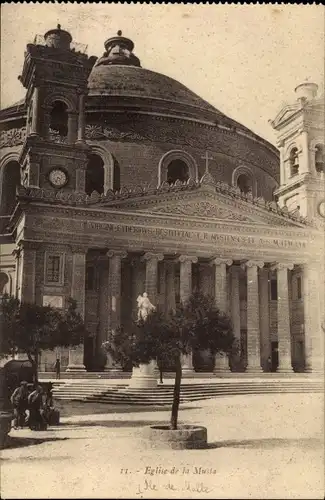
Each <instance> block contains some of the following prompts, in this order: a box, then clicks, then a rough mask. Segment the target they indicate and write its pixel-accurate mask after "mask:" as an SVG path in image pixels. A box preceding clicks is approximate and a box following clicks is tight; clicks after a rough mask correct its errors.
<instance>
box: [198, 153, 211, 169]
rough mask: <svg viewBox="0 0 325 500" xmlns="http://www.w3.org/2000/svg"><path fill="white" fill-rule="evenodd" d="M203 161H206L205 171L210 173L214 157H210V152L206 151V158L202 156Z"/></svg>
mask: <svg viewBox="0 0 325 500" xmlns="http://www.w3.org/2000/svg"><path fill="white" fill-rule="evenodd" d="M201 158H202V160H205V171H206V172H209V160H213V156H209V152H208V151H206V152H205V155H204V156H201Z"/></svg>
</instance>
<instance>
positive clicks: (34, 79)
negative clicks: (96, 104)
mask: <svg viewBox="0 0 325 500" xmlns="http://www.w3.org/2000/svg"><path fill="white" fill-rule="evenodd" d="M95 61H96V58H95V57H88V56H87V55H86V54H85V53H84V51H83V50H82V47H81V46H76V45H75V46H73V44H72V37H71V35H70V33H68V32H67V31H65V30H62V29H61V26H60V25H58V26H57V28H56V29H52V30H50V31H48V32H47V33H45V35H44V37H39V36H36V37H35V40H34V43H32V44H28V45H27V48H26V51H25V60H24V66H23V70H22V74H21V76H20V77H19V79H20V81H21V83H22V84H23V86H24V87H25V88H26V89H27V93H26V107H27V124H26V130H27V133H26V140H25V143H24V145H23V148H22V151H21V154H20V159H19V162H20V165H21V170H22V183H23V185H24V186H25V187H29V186H31V187H37V188H45V189H64V190H68V191H77V192H84V190H85V169H86V165H87V152H88V149H87V145H86V142H85V97H86V95H87V81H88V76H89V74H90V71H91V69H92V67H93V65H94V63H95Z"/></svg>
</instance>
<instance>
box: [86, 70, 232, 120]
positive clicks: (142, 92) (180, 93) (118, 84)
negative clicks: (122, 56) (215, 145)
mask: <svg viewBox="0 0 325 500" xmlns="http://www.w3.org/2000/svg"><path fill="white" fill-rule="evenodd" d="M88 85H89V95H90V96H98V95H101V96H110V97H126V98H130V97H133V98H134V97H137V98H144V99H157V100H163V101H168V102H170V103H179V104H184V105H187V106H194V107H196V108H199V109H202V110H205V111H210V112H213V113H219V112H218V111H217V110H216V109H215V108H214V107H213V106H211V105H210V104H209V103H207V102H206V101H204V100H203V99H201V98H200V97H199V96H197V95H196V94H195V93H194V92H192V91H191V90H189V89H188V88H187V87H185V85H182V84H181V83H179V82H177V81H176V80H173V79H172V78H169V77H168V76H166V75H162V74H160V73H155V72H154V71H150V70H147V69H143V68H141V67H137V66H126V65H107V66H106V65H103V66H95V67H94V68H93V70H92V72H91V74H90V77H89V82H88ZM220 114H222V113H220Z"/></svg>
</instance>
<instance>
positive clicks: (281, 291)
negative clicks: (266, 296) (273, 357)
mask: <svg viewBox="0 0 325 500" xmlns="http://www.w3.org/2000/svg"><path fill="white" fill-rule="evenodd" d="M275 267H276V269H277V289H278V297H277V309H278V352H279V365H278V368H277V372H283V373H288V372H289V373H290V372H292V371H293V370H292V363H291V332H290V306H289V290H288V269H293V265H292V264H283V263H277V264H276V266H275Z"/></svg>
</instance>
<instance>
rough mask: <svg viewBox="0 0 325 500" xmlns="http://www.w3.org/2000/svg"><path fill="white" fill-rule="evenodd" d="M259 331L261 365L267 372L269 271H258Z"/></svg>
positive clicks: (268, 352) (269, 350)
mask: <svg viewBox="0 0 325 500" xmlns="http://www.w3.org/2000/svg"><path fill="white" fill-rule="evenodd" d="M259 296H260V330H261V365H262V368H263V370H264V371H269V364H268V361H267V360H268V358H269V356H271V343H270V309H269V307H270V306H269V269H267V268H265V267H263V268H262V269H261V270H260V281H259Z"/></svg>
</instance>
